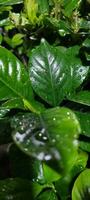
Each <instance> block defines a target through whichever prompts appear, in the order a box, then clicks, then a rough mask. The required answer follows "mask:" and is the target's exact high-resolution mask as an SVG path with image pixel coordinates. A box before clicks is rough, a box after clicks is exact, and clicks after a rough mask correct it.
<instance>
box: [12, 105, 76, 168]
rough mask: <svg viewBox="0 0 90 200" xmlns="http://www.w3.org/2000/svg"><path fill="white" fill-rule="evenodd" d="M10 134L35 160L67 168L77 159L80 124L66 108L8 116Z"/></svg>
mask: <svg viewBox="0 0 90 200" xmlns="http://www.w3.org/2000/svg"><path fill="white" fill-rule="evenodd" d="M11 126H12V128H13V129H14V131H13V133H12V137H13V139H14V141H15V143H16V144H17V145H18V147H19V148H20V149H21V150H22V151H24V152H25V153H26V154H28V155H30V156H33V157H35V158H37V159H39V160H45V161H50V160H52V161H54V160H56V163H57V165H55V166H54V167H56V168H58V170H59V171H60V170H61V169H63V170H64V171H68V170H70V169H71V168H72V166H73V165H74V163H75V161H76V159H77V149H78V142H77V137H78V135H79V133H80V126H79V123H78V121H77V118H76V116H75V114H74V113H73V112H72V111H71V110H69V109H67V108H53V109H48V110H46V111H45V112H43V113H42V114H41V115H40V116H39V115H36V114H32V113H27V114H25V115H18V116H15V117H14V118H13V119H12V123H11Z"/></svg>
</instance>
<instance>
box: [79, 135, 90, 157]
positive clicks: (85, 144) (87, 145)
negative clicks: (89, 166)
mask: <svg viewBox="0 0 90 200" xmlns="http://www.w3.org/2000/svg"><path fill="white" fill-rule="evenodd" d="M84 140H85V138H84ZM79 146H80V148H81V149H82V150H83V151H86V152H89V153H90V140H89V139H88V138H86V141H80V144H79Z"/></svg>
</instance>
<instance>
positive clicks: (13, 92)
mask: <svg viewBox="0 0 90 200" xmlns="http://www.w3.org/2000/svg"><path fill="white" fill-rule="evenodd" d="M13 99H15V107H16V104H17V105H18V106H19V102H20V100H21V102H20V108H21V105H22V103H23V105H24V107H27V109H30V110H31V111H33V112H38V111H37V110H38V109H41V107H40V105H39V104H38V103H37V102H36V103H35V101H34V98H33V91H32V88H31V84H30V80H29V75H28V73H27V71H26V69H25V67H24V66H23V64H22V63H21V62H20V61H19V60H18V59H17V58H16V57H15V56H14V55H13V54H12V53H11V52H10V51H8V50H7V49H5V48H3V47H0V100H6V101H7V100H11V101H13ZM35 107H36V109H35Z"/></svg>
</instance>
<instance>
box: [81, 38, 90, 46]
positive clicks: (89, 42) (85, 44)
mask: <svg viewBox="0 0 90 200" xmlns="http://www.w3.org/2000/svg"><path fill="white" fill-rule="evenodd" d="M82 45H83V46H84V47H87V48H90V38H86V39H85V40H84V42H83V43H82Z"/></svg>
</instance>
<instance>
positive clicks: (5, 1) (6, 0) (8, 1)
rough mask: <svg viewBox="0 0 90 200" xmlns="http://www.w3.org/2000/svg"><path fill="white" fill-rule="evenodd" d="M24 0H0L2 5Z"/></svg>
mask: <svg viewBox="0 0 90 200" xmlns="http://www.w3.org/2000/svg"><path fill="white" fill-rule="evenodd" d="M22 2H23V0H0V5H14V4H19V3H22Z"/></svg>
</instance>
